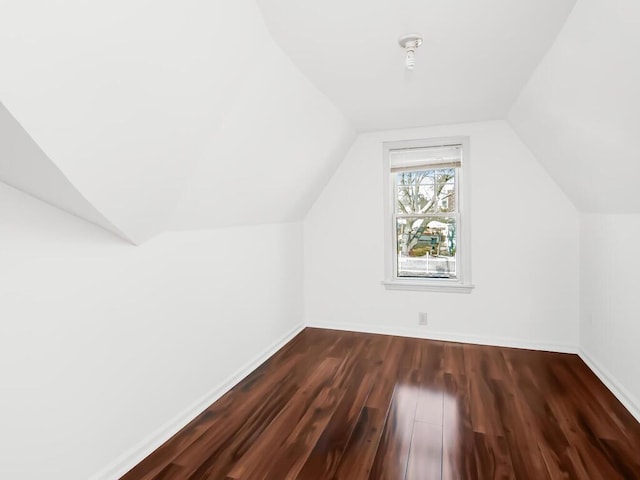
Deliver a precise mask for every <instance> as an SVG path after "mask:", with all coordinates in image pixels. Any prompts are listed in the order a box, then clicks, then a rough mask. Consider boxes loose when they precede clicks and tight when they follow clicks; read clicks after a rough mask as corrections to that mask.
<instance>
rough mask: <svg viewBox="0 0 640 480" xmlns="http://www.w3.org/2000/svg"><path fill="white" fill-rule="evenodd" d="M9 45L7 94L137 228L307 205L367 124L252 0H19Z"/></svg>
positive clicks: (273, 213)
mask: <svg viewBox="0 0 640 480" xmlns="http://www.w3.org/2000/svg"><path fill="white" fill-rule="evenodd" d="M0 58H2V59H3V65H2V67H3V69H2V75H0V100H1V101H2V102H3V103H4V105H5V106H6V108H7V109H8V110H9V111H10V112H11V113H12V114H13V116H14V117H15V119H16V120H17V121H18V122H19V123H20V125H21V126H22V127H23V128H24V129H25V130H26V131H27V132H28V133H29V135H30V136H31V137H32V138H33V141H34V142H35V143H36V144H37V145H38V146H39V147H40V148H41V149H42V151H43V152H44V153H45V154H46V156H47V157H48V158H49V159H50V160H51V162H53V163H54V164H55V167H56V168H57V169H59V170H60V171H61V172H62V173H63V174H64V176H65V177H66V178H67V179H68V180H69V182H70V183H71V184H72V186H73V187H74V188H75V189H77V190H78V191H79V193H80V194H81V195H82V196H83V197H84V198H86V199H87V200H88V201H89V202H90V203H91V205H93V207H94V208H95V209H96V210H97V211H99V212H102V214H103V215H104V216H105V217H106V218H108V219H109V221H110V222H111V223H112V224H113V225H115V227H116V228H117V229H118V230H119V231H121V232H124V234H125V235H126V236H127V237H128V238H131V239H132V240H133V241H134V242H136V243H141V242H143V241H145V240H146V239H148V238H150V237H151V236H153V235H155V234H157V233H158V232H161V231H163V230H166V229H173V228H206V227H212V226H222V225H225V224H231V223H234V224H239V223H242V224H248V223H269V222H277V221H292V220H297V219H300V218H301V215H302V213H304V211H306V210H305V206H308V205H309V204H310V201H311V200H310V198H309V193H308V192H314V191H318V190H319V189H320V188H321V186H322V185H323V184H324V182H325V181H326V180H327V178H328V176H329V175H330V173H331V171H332V169H333V168H334V167H335V165H337V163H338V162H339V161H340V160H341V159H342V157H343V156H344V153H345V152H346V149H347V148H348V147H349V145H350V143H351V141H352V140H353V138H354V136H355V133H354V130H353V128H352V127H351V124H350V123H349V121H348V120H347V119H346V118H345V117H344V115H343V114H342V113H341V112H340V111H339V110H338V109H337V108H336V107H335V106H334V105H333V104H331V102H330V101H329V100H328V99H327V98H326V97H325V96H324V95H323V94H321V93H320V92H319V91H318V90H317V89H316V87H315V86H314V85H313V84H312V83H310V82H309V81H308V80H307V79H306V78H305V77H304V76H303V75H301V74H300V73H299V72H298V71H297V69H296V68H295V67H294V66H293V65H292V64H291V62H290V60H289V59H288V58H287V57H286V56H285V55H284V54H283V53H282V51H281V50H280V49H279V47H278V46H277V45H276V44H275V43H274V42H273V41H272V39H271V37H270V36H269V34H268V32H267V30H266V28H265V26H264V23H263V20H262V17H261V15H260V12H259V10H258V8H257V5H256V4H255V2H253V1H252V0H237V1H234V2H210V1H205V0H186V1H181V2H174V1H151V0H126V1H125V0H114V1H111V2H106V3H95V2H84V1H82V0H53V1H51V0H26V1H23V0H20V1H18V0H6V1H3V2H2V6H1V14H0ZM303 144H304V145H303ZM3 161H6V158H0V162H3ZM13 161H14V162H15V161H16V159H15V158H14V159H13ZM1 179H2V177H0V180H1ZM292 184H294V186H293V187H292ZM189 189H193V191H189ZM35 193H36V195H37V192H35ZM40 196H41V197H44V195H40ZM301 212H302V213H301Z"/></svg>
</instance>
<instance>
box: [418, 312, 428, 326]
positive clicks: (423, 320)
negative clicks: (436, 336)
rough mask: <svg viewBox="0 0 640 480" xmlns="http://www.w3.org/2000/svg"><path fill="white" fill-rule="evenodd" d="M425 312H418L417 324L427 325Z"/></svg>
mask: <svg viewBox="0 0 640 480" xmlns="http://www.w3.org/2000/svg"><path fill="white" fill-rule="evenodd" d="M428 323H429V321H428V320H427V312H419V313H418V325H428Z"/></svg>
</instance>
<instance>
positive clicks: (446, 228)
mask: <svg viewBox="0 0 640 480" xmlns="http://www.w3.org/2000/svg"><path fill="white" fill-rule="evenodd" d="M456 234H457V223H456V218H455V217H441V216H437V217H404V218H397V219H396V237H397V244H396V245H397V255H398V262H397V266H398V272H397V275H398V277H414V278H416V277H417V278H455V277H456V248H457V237H456Z"/></svg>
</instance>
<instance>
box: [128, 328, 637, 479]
mask: <svg viewBox="0 0 640 480" xmlns="http://www.w3.org/2000/svg"><path fill="white" fill-rule="evenodd" d="M498 478H499V479H503V478H504V479H533V480H541V479H603V480H614V479H640V424H638V422H636V421H635V419H634V418H633V417H632V416H631V415H630V414H629V413H628V412H627V411H626V410H625V409H624V407H623V406H622V405H621V404H620V403H619V402H618V401H617V400H616V399H615V397H614V396H613V395H612V394H611V393H610V392H609V391H608V390H607V389H606V388H605V387H604V385H602V383H601V382H600V381H599V380H598V379H597V378H596V377H595V376H594V374H593V373H592V372H591V371H590V370H589V369H588V368H587V366H586V365H585V364H584V363H583V362H582V361H581V360H580V359H579V358H578V357H577V356H576V355H565V354H556V353H548V352H536V351H530V350H517V349H508V348H499V347H486V346H477V345H464V344H457V343H448V342H436V341H430V340H419V339H412V338H402V337H391V336H385V335H369V334H362V333H352V332H339V331H333V330H321V329H313V328H307V329H305V330H304V331H303V332H302V333H300V334H299V335H298V336H297V337H296V338H294V339H293V340H292V341H291V342H289V343H288V344H287V345H286V346H285V347H283V348H282V349H281V350H280V351H279V352H278V353H276V354H275V355H274V356H273V357H272V358H271V359H269V360H268V361H267V362H265V363H264V364H263V365H261V366H260V367H259V368H258V369H257V370H256V371H254V372H253V373H252V374H251V375H249V376H248V377H247V378H245V379H244V380H243V381H242V382H241V383H240V384H238V385H237V386H236V387H235V388H233V389H232V390H231V391H230V392H228V393H227V394H226V395H225V396H223V397H222V398H221V399H220V400H218V401H217V402H215V403H214V404H213V405H211V406H210V407H209V408H208V409H207V410H205V411H204V412H202V414H201V415H199V416H198V417H197V418H196V419H195V420H193V421H192V422H191V423H190V424H189V425H187V426H186V427H185V428H184V429H183V430H181V431H180V432H179V433H177V434H176V435H175V436H174V437H173V438H171V439H170V440H169V441H167V442H166V443H165V444H164V445H162V446H161V447H160V448H159V449H158V450H156V451H155V452H154V453H153V454H151V455H150V456H149V457H147V458H146V459H145V460H144V461H143V462H141V463H140V464H139V465H137V466H136V467H135V468H134V469H132V470H131V471H130V472H129V473H127V474H126V475H125V476H124V477H122V479H123V480H205V479H206V480H214V479H215V480H217V479H221V480H261V479H269V480H285V479H309V480H311V479H312V480H322V479H336V480H338V479H344V480H360V479H363V480H364V479H385V480H396V479H418V480H431V479H450V480H460V479H469V480H471V479H473V480H475V479H498Z"/></svg>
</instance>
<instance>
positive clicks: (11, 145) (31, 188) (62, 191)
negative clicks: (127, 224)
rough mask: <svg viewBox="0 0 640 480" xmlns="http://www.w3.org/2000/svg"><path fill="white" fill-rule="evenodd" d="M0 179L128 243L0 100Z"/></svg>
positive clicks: (123, 235)
mask: <svg viewBox="0 0 640 480" xmlns="http://www.w3.org/2000/svg"><path fill="white" fill-rule="evenodd" d="M0 179H1V180H2V181H4V182H5V183H7V184H9V185H11V186H13V187H15V188H18V189H20V190H22V191H23V192H26V193H29V194H31V195H33V196H34V197H37V198H39V199H40V200H44V201H45V202H47V203H50V204H51V205H54V206H56V207H58V208H60V209H62V210H65V211H67V212H69V213H72V214H74V215H76V216H78V217H81V218H84V219H85V220H88V221H89V222H91V223H94V224H96V225H99V226H100V227H102V228H104V229H105V230H108V231H110V232H112V233H115V234H116V235H118V236H119V237H121V238H123V239H125V240H127V241H129V242H131V239H129V238H127V236H126V235H125V234H124V233H122V232H121V231H120V230H119V229H118V228H117V227H116V226H115V225H113V224H112V223H111V222H110V221H109V220H108V219H106V218H105V217H104V215H102V213H100V212H99V211H98V210H97V209H96V208H95V207H94V206H93V205H91V204H90V203H89V202H88V201H87V199H86V198H85V197H83V196H82V194H81V193H80V192H79V191H78V190H77V189H76V188H75V187H74V186H73V185H72V184H71V182H69V180H68V179H67V178H66V177H65V176H64V174H63V173H62V172H61V171H60V169H59V168H58V167H56V165H55V164H54V163H53V162H52V161H51V160H50V159H49V158H48V157H47V156H46V155H45V153H44V152H43V151H42V150H41V149H40V147H38V145H36V143H35V142H34V141H33V139H32V138H31V137H30V136H29V134H28V133H27V132H26V131H25V130H24V129H23V128H22V127H21V126H20V124H19V123H18V122H17V121H16V120H15V118H13V116H12V115H11V113H9V111H8V110H7V109H6V108H5V107H4V105H2V103H0Z"/></svg>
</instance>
